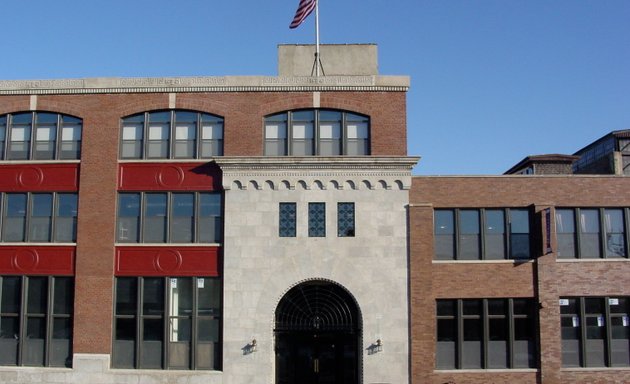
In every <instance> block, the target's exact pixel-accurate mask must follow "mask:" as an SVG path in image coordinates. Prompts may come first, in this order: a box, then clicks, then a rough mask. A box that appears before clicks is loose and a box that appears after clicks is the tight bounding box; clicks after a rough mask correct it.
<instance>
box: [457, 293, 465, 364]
mask: <svg viewBox="0 0 630 384" xmlns="http://www.w3.org/2000/svg"><path fill="white" fill-rule="evenodd" d="M463 306H464V304H463V301H462V300H461V299H458V300H457V312H456V314H455V316H456V319H457V344H456V346H455V348H456V351H457V355H456V359H457V361H456V363H455V367H456V368H457V369H462V358H463V349H464V316H463V314H464V310H463Z"/></svg>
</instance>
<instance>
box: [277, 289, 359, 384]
mask: <svg viewBox="0 0 630 384" xmlns="http://www.w3.org/2000/svg"><path fill="white" fill-rule="evenodd" d="M275 339H276V346H275V350H276V384H358V383H359V357H360V350H361V349H360V345H359V344H360V340H361V316H360V311H359V308H358V306H357V304H356V303H355V301H354V299H353V297H352V296H351V295H350V294H349V293H348V292H347V291H346V290H345V289H344V288H342V287H340V286H339V285H337V284H334V283H332V282H329V281H322V280H314V281H307V282H304V283H302V284H299V285H297V286H295V287H293V288H291V289H290V290H289V291H288V292H287V293H286V294H285V295H284V297H282V299H281V300H280V302H279V303H278V307H277V308H276V321H275Z"/></svg>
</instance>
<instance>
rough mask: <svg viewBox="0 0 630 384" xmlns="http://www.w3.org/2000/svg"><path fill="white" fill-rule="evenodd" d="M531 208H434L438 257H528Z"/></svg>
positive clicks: (449, 258)
mask: <svg viewBox="0 0 630 384" xmlns="http://www.w3.org/2000/svg"><path fill="white" fill-rule="evenodd" d="M530 225H531V224H530V216H529V210H528V209H522V208H509V209H507V208H501V209H496V208H492V209H490V208H486V209H437V210H435V211H434V239H435V258H436V259H437V260H480V259H484V260H500V259H506V258H509V259H529V258H531V257H532V256H531V251H530V242H531V239H530Z"/></svg>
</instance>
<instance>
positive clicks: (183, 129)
mask: <svg viewBox="0 0 630 384" xmlns="http://www.w3.org/2000/svg"><path fill="white" fill-rule="evenodd" d="M196 142H197V114H196V113H194V112H175V158H179V159H186V158H188V159H191V158H195V157H196V154H195V152H196V148H195V143H196Z"/></svg>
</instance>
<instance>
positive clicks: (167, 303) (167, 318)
mask: <svg viewBox="0 0 630 384" xmlns="http://www.w3.org/2000/svg"><path fill="white" fill-rule="evenodd" d="M164 280H165V281H164V320H163V324H164V326H163V327H162V328H163V332H164V335H163V339H164V342H163V343H162V345H163V348H162V351H163V353H162V361H163V363H162V369H168V368H169V361H168V356H169V350H170V338H169V335H170V332H171V328H170V325H171V295H170V292H171V279H170V278H169V277H164Z"/></svg>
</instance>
